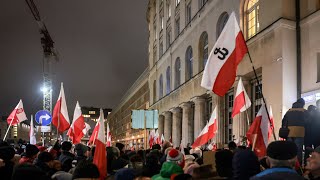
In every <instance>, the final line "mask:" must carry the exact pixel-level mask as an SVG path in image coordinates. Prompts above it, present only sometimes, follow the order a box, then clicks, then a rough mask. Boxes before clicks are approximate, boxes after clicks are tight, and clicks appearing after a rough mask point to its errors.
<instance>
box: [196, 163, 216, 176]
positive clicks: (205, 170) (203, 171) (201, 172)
mask: <svg viewBox="0 0 320 180" xmlns="http://www.w3.org/2000/svg"><path fill="white" fill-rule="evenodd" d="M214 176H216V173H215V172H214V170H213V168H212V165H203V166H200V167H196V168H194V170H193V174H192V177H193V178H194V179H209V178H212V177H214Z"/></svg>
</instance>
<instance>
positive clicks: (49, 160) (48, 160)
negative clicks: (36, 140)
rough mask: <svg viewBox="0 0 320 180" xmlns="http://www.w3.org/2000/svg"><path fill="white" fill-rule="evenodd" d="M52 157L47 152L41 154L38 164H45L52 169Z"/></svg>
mask: <svg viewBox="0 0 320 180" xmlns="http://www.w3.org/2000/svg"><path fill="white" fill-rule="evenodd" d="M53 160H54V159H53V156H52V155H51V154H50V153H48V152H42V153H40V154H39V156H38V162H39V163H45V164H47V165H48V166H49V167H50V168H53V167H54V161H53Z"/></svg>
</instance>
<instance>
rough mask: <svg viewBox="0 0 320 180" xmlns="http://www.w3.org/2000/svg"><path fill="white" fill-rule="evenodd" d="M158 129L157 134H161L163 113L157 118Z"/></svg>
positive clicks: (162, 130)
mask: <svg viewBox="0 0 320 180" xmlns="http://www.w3.org/2000/svg"><path fill="white" fill-rule="evenodd" d="M158 131H159V135H160V136H161V135H162V134H163V132H164V116H163V115H159V119H158Z"/></svg>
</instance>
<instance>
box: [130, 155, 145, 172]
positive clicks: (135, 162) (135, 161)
mask: <svg viewBox="0 0 320 180" xmlns="http://www.w3.org/2000/svg"><path fill="white" fill-rule="evenodd" d="M130 164H131V166H132V168H134V169H141V168H143V160H142V158H141V156H139V155H137V154H136V155H133V156H132V157H130Z"/></svg>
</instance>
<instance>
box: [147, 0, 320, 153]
mask: <svg viewBox="0 0 320 180" xmlns="http://www.w3.org/2000/svg"><path fill="white" fill-rule="evenodd" d="M319 8H320V1H319V0H300V1H299V0H174V1H173V0H172V1H171V0H149V5H148V9H147V21H148V25H149V69H148V70H149V77H148V79H149V81H148V83H149V89H150V108H151V109H158V110H159V114H160V116H159V125H158V127H159V132H160V134H162V133H163V134H164V136H165V139H169V138H170V137H172V140H173V144H174V146H179V144H180V143H181V142H182V143H183V144H184V145H186V144H187V143H192V142H193V141H194V139H195V138H196V137H197V136H198V134H199V133H200V131H201V130H202V128H203V127H204V126H205V124H206V122H207V121H208V120H209V117H210V114H211V111H212V110H213V108H214V107H216V106H217V108H218V132H217V135H216V137H215V139H214V140H215V142H216V143H217V144H218V145H219V146H220V147H221V146H223V145H225V144H227V143H228V142H229V141H232V140H235V141H236V142H240V141H241V139H242V137H243V136H245V133H246V131H247V129H248V126H249V124H250V123H251V122H252V120H253V119H254V117H255V115H256V113H257V112H258V110H259V108H260V107H261V105H262V97H261V95H260V93H259V92H258V89H259V88H258V84H257V82H256V80H255V76H254V73H253V70H252V66H251V64H250V61H249V58H248V55H246V56H245V58H244V59H243V60H242V62H241V63H240V65H239V67H238V71H237V76H238V77H237V79H236V81H235V83H234V85H233V87H232V88H231V89H230V91H229V92H228V93H227V94H226V95H225V96H224V97H218V96H216V95H214V94H213V93H212V92H209V91H206V90H205V89H204V88H202V87H200V83H201V78H202V73H203V69H204V66H205V63H206V61H207V59H208V56H209V53H210V51H211V49H212V47H213V46H214V44H215V42H216V40H217V39H218V37H219V35H220V33H221V31H222V29H223V27H224V25H225V24H226V22H227V20H228V17H229V15H230V14H231V13H232V12H233V11H234V12H235V14H236V17H237V20H238V23H239V24H240V28H241V30H242V31H243V34H244V36H245V39H246V43H247V46H248V49H249V52H250V54H251V57H252V60H253V64H254V66H255V68H256V70H257V73H258V78H259V80H260V81H261V85H260V86H261V87H262V91H263V94H264V97H265V99H266V103H267V105H268V106H272V109H273V117H274V119H275V132H276V134H277V132H278V129H279V127H280V125H281V118H282V116H283V115H284V113H285V112H286V111H287V110H288V109H289V108H290V107H291V105H292V103H293V102H295V101H296V99H297V97H300V96H301V95H302V96H303V97H307V98H310V103H314V101H312V100H315V99H316V98H317V97H318V98H320V93H319V92H320V90H319V89H320V85H319V84H318V83H317V82H318V81H319V80H320V78H319V77H320V76H319V74H320V73H319V72H320V71H319V70H320V65H319V64H320V43H319V42H320V36H319V35H317V34H318V33H319V32H320V22H319V21H320V11H319ZM296 9H298V10H299V11H296ZM299 16H300V18H299ZM300 47H301V48H300ZM239 77H242V80H243V82H244V86H245V88H246V91H247V93H248V95H249V97H250V98H251V101H252V106H251V108H250V109H249V110H248V111H247V112H246V113H241V114H240V115H237V116H236V117H235V118H233V119H232V118H231V113H232V107H233V100H234V95H235V91H236V86H237V84H238V79H239ZM317 93H318V96H317ZM309 96H312V97H314V99H312V97H309ZM307 98H306V99H307ZM248 122H249V124H248Z"/></svg>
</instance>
